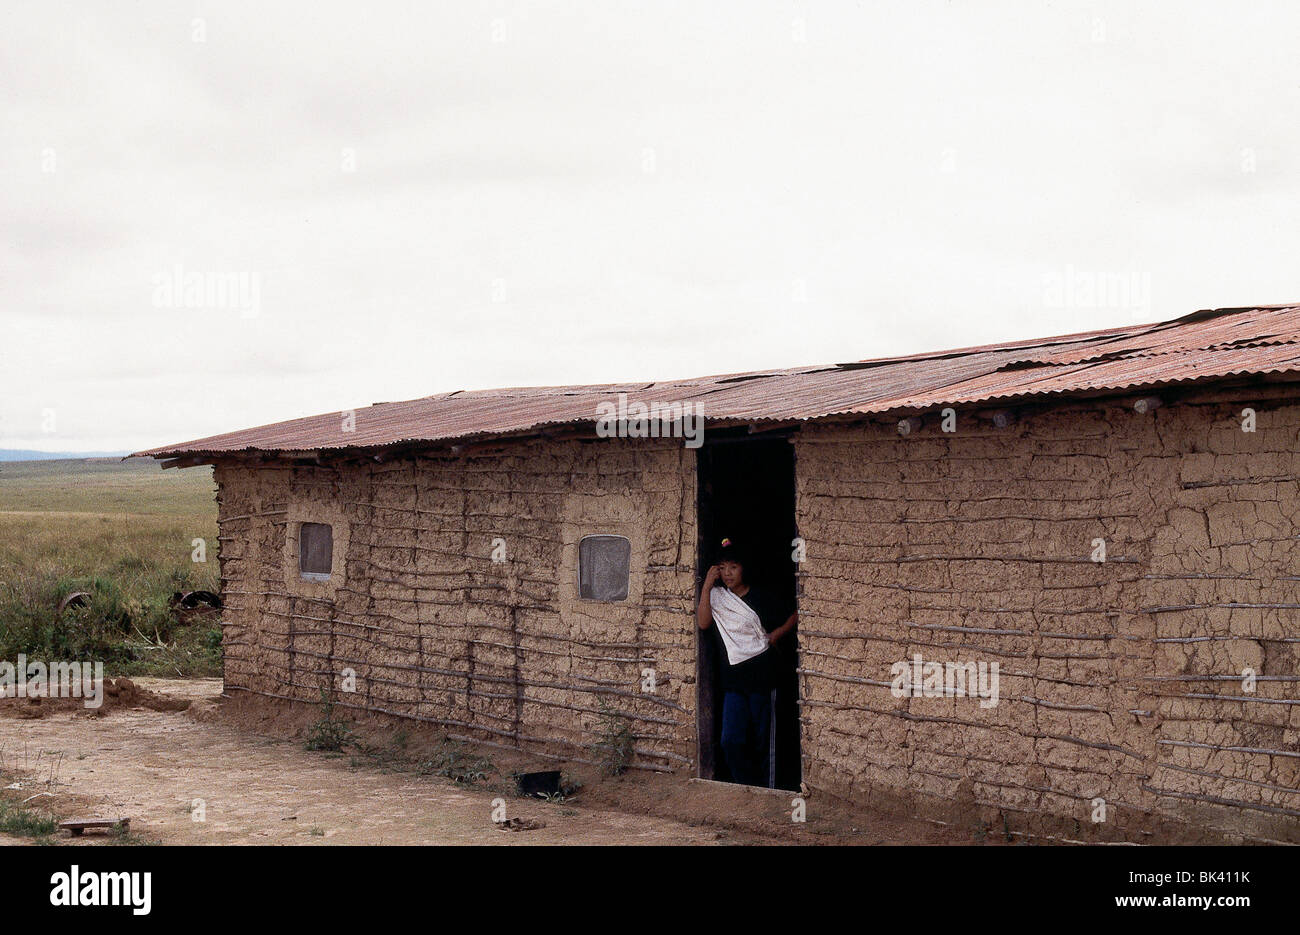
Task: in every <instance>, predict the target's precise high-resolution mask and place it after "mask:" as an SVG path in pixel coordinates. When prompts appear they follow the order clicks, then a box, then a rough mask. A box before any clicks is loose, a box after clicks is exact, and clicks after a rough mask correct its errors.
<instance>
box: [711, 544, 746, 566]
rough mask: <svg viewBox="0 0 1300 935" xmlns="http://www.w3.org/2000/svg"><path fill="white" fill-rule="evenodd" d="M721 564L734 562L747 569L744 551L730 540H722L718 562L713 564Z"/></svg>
mask: <svg viewBox="0 0 1300 935" xmlns="http://www.w3.org/2000/svg"><path fill="white" fill-rule="evenodd" d="M723 562H735V563H736V564H737V565H740V566H741V567H747V563H746V561H745V552H744V550H743V549H741V547H740V546H738V545H736V544H735V542H733V541H732V540H730V539H723V540H722V543H721V546H720V547H719V549H718V560H717V561H716V562H714V564H715V565H721V564H722V563H723Z"/></svg>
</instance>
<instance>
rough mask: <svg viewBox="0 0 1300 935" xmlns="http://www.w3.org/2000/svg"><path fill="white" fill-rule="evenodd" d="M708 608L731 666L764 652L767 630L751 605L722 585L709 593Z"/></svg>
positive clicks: (765, 649) (766, 644) (766, 645)
mask: <svg viewBox="0 0 1300 935" xmlns="http://www.w3.org/2000/svg"><path fill="white" fill-rule="evenodd" d="M709 608H710V609H711V610H712V611H713V622H714V623H715V624H717V626H718V632H719V633H721V634H722V644H723V645H724V646H726V647H727V661H728V662H730V663H731V664H732V665H733V666H734V665H739V664H740V663H742V662H744V661H745V660H746V659H753V658H754V657H755V656H757V655H758V654H759V653H762V652H766V651H767V647H768V643H767V631H766V630H764V629H763V623H762V621H761V620H759V619H758V614H756V613H754V608H752V607H750V606H749V605H748V604H746V603H745V602H744V601H743V600H741V599H740V598H739V597H737V596H736V595H735V594H732V593H731V592H730V591H729V590H727V589H726V588H724V587H716V588H714V589H713V590H712V591H710V592H709Z"/></svg>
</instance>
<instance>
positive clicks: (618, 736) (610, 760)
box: [592, 698, 633, 776]
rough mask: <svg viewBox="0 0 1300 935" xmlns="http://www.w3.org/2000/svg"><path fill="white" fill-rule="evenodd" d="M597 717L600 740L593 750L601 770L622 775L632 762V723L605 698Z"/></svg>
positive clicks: (605, 773)
mask: <svg viewBox="0 0 1300 935" xmlns="http://www.w3.org/2000/svg"><path fill="white" fill-rule="evenodd" d="M597 717H598V719H599V725H600V726H599V736H600V740H599V741H598V742H597V743H595V744H593V745H592V751H593V752H594V753H595V754H596V757H597V761H598V762H599V764H600V771H601V773H603V774H604V775H606V776H621V775H622V774H623V773H624V772H626V771H627V768H628V765H629V764H630V763H631V762H632V754H633V746H632V744H633V737H632V727H631V723H630V722H629V721H628V719H627V717H626V716H624V715H622V714H619V713H618V712H617V711H615V710H614V709H613V708H611V707H610V706H609V704H608V703H607V702H606V701H605V699H604V698H601V699H600V713H599V714H598V715H597Z"/></svg>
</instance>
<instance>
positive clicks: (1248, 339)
mask: <svg viewBox="0 0 1300 935" xmlns="http://www.w3.org/2000/svg"><path fill="white" fill-rule="evenodd" d="M1282 372H1300V305H1278V306H1262V307H1255V308H1240V309H1215V310H1212V311H1204V312H1197V313H1195V314H1193V315H1188V316H1185V317H1184V318H1180V319H1176V320H1174V321H1169V322H1162V323H1158V324H1153V325H1141V326H1131V327H1125V328H1114V329H1108V330H1105V331H1094V332H1088V333H1086V334H1076V335H1064V336H1061V337H1055V338H1042V339H1038V340H1034V341H1017V342H1011V343H1007V344H998V345H988V346H985V347H973V348H962V349H959V350H953V351H944V352H937V353H933V354H918V355H913V356H909V357H896V358H884V359H879V360H865V361H858V362H855V363H847V364H828V365H825V366H819V367H803V368H793V369H788V370H771V371H759V372H753V373H742V374H727V375H721V376H712V377H698V378H695V379H688V380H668V381H662V382H654V383H621V384H605V385H599V386H547V387H522V388H514V389H499V390H478V391H472V392H455V393H441V394H438V395H436V396H426V397H423V398H421V399H413V400H407V401H405V402H393V403H376V404H375V405H373V406H369V407H367V408H363V409H358V410H356V416H355V423H356V425H355V430H354V431H351V432H344V431H343V416H342V414H340V413H338V412H330V413H325V414H324V415H318V416H310V417H307V418H303V419H293V420H291V421H289V422H279V423H276V424H274V425H264V426H260V427H258V428H251V429H244V430H242V431H238V432H230V433H227V434H224V435H215V436H212V437H210V438H201V439H196V440H194V441H189V442H182V443H180V444H175V445H166V446H163V447H161V448H153V449H150V450H149V451H141V452H138V453H137V454H136V455H134V456H133V457H158V458H162V457H178V456H183V455H219V454H223V453H227V454H229V453H234V452H241V451H270V452H277V451H326V450H335V449H366V448H381V447H388V446H392V445H400V444H407V443H419V442H431V443H447V442H454V441H462V440H463V441H469V440H476V439H484V438H492V437H498V436H508V435H514V434H520V433H528V432H534V431H537V430H540V429H543V428H545V427H546V426H554V425H560V424H578V423H594V422H595V421H596V419H597V418H598V412H597V406H598V405H599V404H600V403H603V402H613V401H615V400H616V399H617V396H618V394H619V393H626V394H627V395H628V398H629V400H630V401H633V402H636V401H639V402H642V403H647V404H648V403H650V402H659V403H673V402H679V403H685V402H695V403H699V404H700V406H701V407H702V412H703V413H704V415H705V417H706V418H707V419H708V420H709V422H710V423H720V424H729V423H730V424H734V423H746V422H761V421H778V422H786V421H798V420H809V419H818V418H825V417H828V416H851V415H855V414H861V415H870V414H879V413H885V412H891V411H895V410H897V411H900V412H901V411H910V410H925V409H931V408H934V407H937V406H943V405H961V404H971V403H991V402H994V401H996V400H1007V399H1014V398H1022V397H1028V396H1041V395H1045V394H1053V393H1055V394H1071V393H1096V392H1106V391H1120V390H1125V389H1134V388H1137V387H1145V386H1156V385H1165V384H1170V383H1180V382H1186V381H1191V380H1208V379H1216V378H1218V379H1221V378H1226V377H1230V376H1236V375H1244V374H1264V373H1282Z"/></svg>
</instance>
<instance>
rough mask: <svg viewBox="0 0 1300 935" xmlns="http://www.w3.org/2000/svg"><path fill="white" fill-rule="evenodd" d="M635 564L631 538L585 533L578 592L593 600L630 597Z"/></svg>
mask: <svg viewBox="0 0 1300 935" xmlns="http://www.w3.org/2000/svg"><path fill="white" fill-rule="evenodd" d="M631 564H632V542H631V540H629V539H627V538H625V537H623V536H584V537H583V539H582V541H581V542H579V543H578V596H579V597H581V598H583V599H585V600H589V601H625V600H627V587H628V576H629V573H630V571H631Z"/></svg>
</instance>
